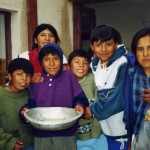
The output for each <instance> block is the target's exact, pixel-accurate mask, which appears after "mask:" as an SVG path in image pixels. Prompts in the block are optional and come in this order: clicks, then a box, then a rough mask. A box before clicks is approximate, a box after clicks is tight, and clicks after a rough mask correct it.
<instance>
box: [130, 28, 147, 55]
mask: <svg viewBox="0 0 150 150" xmlns="http://www.w3.org/2000/svg"><path fill="white" fill-rule="evenodd" d="M146 35H150V28H143V29H141V30H139V31H138V32H137V33H136V34H135V35H134V36H133V39H132V43H131V50H132V53H133V54H134V55H136V48H137V43H138V40H139V39H140V38H142V37H144V36H146Z"/></svg>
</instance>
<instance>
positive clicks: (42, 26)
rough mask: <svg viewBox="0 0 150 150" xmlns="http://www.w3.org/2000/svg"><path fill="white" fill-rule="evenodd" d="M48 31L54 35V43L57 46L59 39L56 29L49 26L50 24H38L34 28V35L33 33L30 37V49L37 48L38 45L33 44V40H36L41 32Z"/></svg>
mask: <svg viewBox="0 0 150 150" xmlns="http://www.w3.org/2000/svg"><path fill="white" fill-rule="evenodd" d="M46 29H48V30H49V31H51V32H52V34H53V35H54V37H55V39H56V43H57V44H58V43H59V42H60V39H59V37H58V34H57V31H56V29H55V28H54V27H53V26H52V25H50V24H44V23H43V24H40V25H38V26H37V27H36V29H35V31H34V33H33V37H32V49H34V48H36V47H38V45H37V44H36V43H35V38H37V36H38V34H39V33H40V32H42V31H43V30H46Z"/></svg>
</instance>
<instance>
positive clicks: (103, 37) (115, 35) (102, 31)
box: [90, 24, 121, 44]
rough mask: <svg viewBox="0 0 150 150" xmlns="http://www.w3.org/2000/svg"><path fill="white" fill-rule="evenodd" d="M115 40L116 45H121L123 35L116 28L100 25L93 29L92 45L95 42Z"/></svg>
mask: <svg viewBox="0 0 150 150" xmlns="http://www.w3.org/2000/svg"><path fill="white" fill-rule="evenodd" d="M110 39H113V40H114V41H115V43H118V44H121V35H120V33H119V31H118V30H116V29H115V28H114V27H112V26H110V25H106V24H102V25H99V26H97V27H95V28H94V29H93V31H92V32H91V36H90V43H91V44H93V42H94V41H98V40H100V41H102V42H104V41H108V40H110Z"/></svg>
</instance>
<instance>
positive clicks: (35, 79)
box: [31, 73, 43, 83]
mask: <svg viewBox="0 0 150 150" xmlns="http://www.w3.org/2000/svg"><path fill="white" fill-rule="evenodd" d="M42 81H43V77H42V76H41V73H34V74H33V77H32V81H31V82H32V83H40V82H42Z"/></svg>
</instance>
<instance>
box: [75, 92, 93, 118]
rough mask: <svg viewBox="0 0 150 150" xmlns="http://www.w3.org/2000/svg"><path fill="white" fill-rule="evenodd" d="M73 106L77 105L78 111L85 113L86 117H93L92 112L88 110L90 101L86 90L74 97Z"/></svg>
mask: <svg viewBox="0 0 150 150" xmlns="http://www.w3.org/2000/svg"><path fill="white" fill-rule="evenodd" d="M73 107H75V109H76V110H77V111H80V112H82V113H84V116H85V118H86V119H90V118H91V112H90V111H87V110H88V107H89V102H88V99H87V98H86V96H85V93H84V92H81V93H80V94H78V95H77V96H76V97H75V98H74V101H73Z"/></svg>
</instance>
